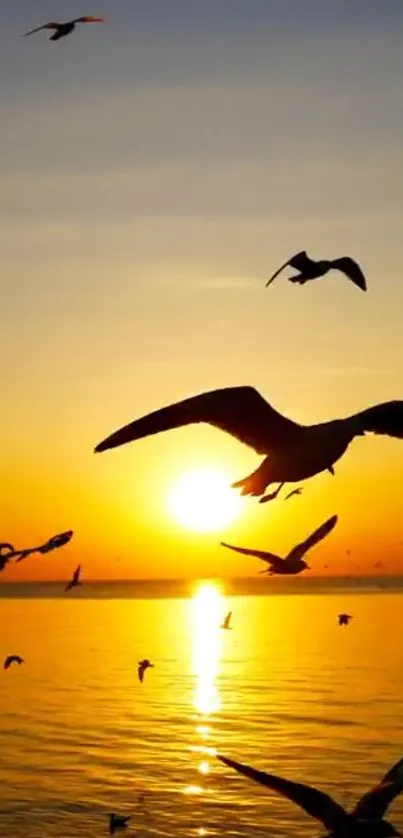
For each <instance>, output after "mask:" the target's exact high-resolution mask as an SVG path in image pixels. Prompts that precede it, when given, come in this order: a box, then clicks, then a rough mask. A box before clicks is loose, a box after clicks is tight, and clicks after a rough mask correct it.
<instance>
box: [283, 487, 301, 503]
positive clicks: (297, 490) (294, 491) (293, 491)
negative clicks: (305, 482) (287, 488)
mask: <svg viewBox="0 0 403 838" xmlns="http://www.w3.org/2000/svg"><path fill="white" fill-rule="evenodd" d="M301 492H302V486H299V488H298V489H293V490H292V492H288V495H286V496H285V498H284V500H290V498H292V497H294V495H300V494H301Z"/></svg>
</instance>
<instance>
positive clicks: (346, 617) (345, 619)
mask: <svg viewBox="0 0 403 838" xmlns="http://www.w3.org/2000/svg"><path fill="white" fill-rule="evenodd" d="M352 619H353V616H352V614H339V616H338V620H339V626H348V624H349V622H350V620H352Z"/></svg>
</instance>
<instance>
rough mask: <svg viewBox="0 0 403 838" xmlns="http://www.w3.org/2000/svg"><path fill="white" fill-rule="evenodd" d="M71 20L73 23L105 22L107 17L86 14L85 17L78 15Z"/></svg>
mask: <svg viewBox="0 0 403 838" xmlns="http://www.w3.org/2000/svg"><path fill="white" fill-rule="evenodd" d="M71 22H72V23H105V18H103V17H94V16H93V15H84V17H76V18H75V19H74V20H72V21H71Z"/></svg>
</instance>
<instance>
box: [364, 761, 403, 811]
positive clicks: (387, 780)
mask: <svg viewBox="0 0 403 838" xmlns="http://www.w3.org/2000/svg"><path fill="white" fill-rule="evenodd" d="M402 791H403V759H400V760H399V762H397V763H396V765H394V766H393V768H391V769H390V771H388V773H387V774H385V777H384V778H383V780H382V781H381V782H380V783H379V785H377V786H375V788H373V789H371V791H368V792H367V793H366V794H364V796H363V797H362V798H361V800H359V801H358V803H357V805H356V807H355V809H354V811H353V812H352V815H353V816H354V817H356V818H362V819H364V820H366V819H368V820H372V819H376V820H378V819H379V820H380V819H381V818H383V816H384V814H385V812H386V810H387V808H388V806H390V804H391V803H392V800H394V799H395V797H396V796H397V795H398V794H400V793H401V792H402Z"/></svg>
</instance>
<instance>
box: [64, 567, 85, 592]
mask: <svg viewBox="0 0 403 838" xmlns="http://www.w3.org/2000/svg"><path fill="white" fill-rule="evenodd" d="M80 573H81V565H80V564H79V565H78V567H76V569H75V571H74V573H73V578H72V579H71V580H70V582H68V583H67V585H66V587H65V589H64V590H65V591H71V589H72V588H77V587H78V585H81V582H80Z"/></svg>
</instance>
